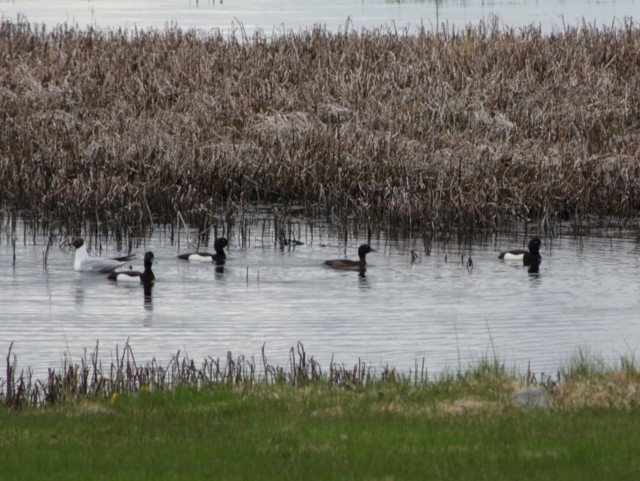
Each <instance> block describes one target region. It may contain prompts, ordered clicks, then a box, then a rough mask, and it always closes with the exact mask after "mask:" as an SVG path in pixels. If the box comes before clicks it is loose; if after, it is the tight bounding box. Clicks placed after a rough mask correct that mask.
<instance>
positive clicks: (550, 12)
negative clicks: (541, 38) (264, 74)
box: [0, 0, 637, 36]
mask: <svg viewBox="0 0 640 481" xmlns="http://www.w3.org/2000/svg"><path fill="white" fill-rule="evenodd" d="M634 14H635V15H636V17H637V1H636V0H597V1H596V0H492V1H486V0H485V1H483V0H476V1H473V0H472V1H462V0H397V1H393V0H362V1H357V2H353V1H352V2H345V1H343V0H324V1H322V2H318V1H316V0H276V1H274V0H242V1H238V0H223V1H214V0H201V1H197V0H137V1H124V0H89V1H87V0H72V1H55V0H22V1H14V0H10V1H7V0H0V15H1V16H3V17H5V18H11V19H16V18H17V17H18V15H25V16H26V18H27V20H28V21H30V22H35V23H38V24H45V25H47V26H48V27H53V26H54V25H57V24H64V23H66V24H68V25H78V26H79V27H81V28H84V27H86V26H89V25H90V26H93V27H98V28H119V27H123V28H127V29H134V28H145V29H146V28H164V27H166V26H167V25H172V26H173V25H177V26H179V27H180V28H185V29H189V28H194V29H199V30H202V31H205V32H206V31H212V30H216V31H220V32H222V33H223V34H225V35H226V34H230V33H235V34H240V33H241V31H242V30H244V32H245V33H246V34H247V35H248V36H252V35H253V34H254V32H256V31H261V32H263V33H264V34H265V35H268V36H269V35H272V34H274V33H275V34H278V33H282V32H287V31H290V30H292V31H299V30H300V29H308V28H310V27H311V26H313V25H323V26H325V27H326V28H327V29H328V30H330V31H344V30H345V29H351V28H353V29H355V30H357V31H359V30H361V29H362V28H367V29H375V28H391V29H398V30H399V31H402V30H405V29H406V30H407V31H408V32H409V33H415V32H416V31H417V29H418V28H420V27H424V28H426V29H427V30H435V29H436V28H442V25H446V26H447V27H449V28H450V27H455V28H456V29H461V28H464V27H465V26H466V25H469V24H471V25H477V24H478V23H479V22H480V21H483V20H487V19H489V18H492V17H497V18H498V19H499V21H500V22H501V24H502V25H504V26H508V27H513V28H520V27H524V26H528V25H531V24H534V25H537V26H540V28H541V29H542V31H543V32H545V33H550V32H553V31H562V30H563V29H564V28H565V26H571V27H578V26H581V25H582V24H583V22H584V23H587V24H590V25H595V26H597V27H599V28H600V27H602V26H607V27H610V26H612V25H618V26H619V25H621V24H623V23H624V22H625V18H628V17H633V16H634Z"/></svg>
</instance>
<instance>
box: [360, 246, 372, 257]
mask: <svg viewBox="0 0 640 481" xmlns="http://www.w3.org/2000/svg"><path fill="white" fill-rule="evenodd" d="M369 252H375V250H373V249H372V248H371V246H370V245H369V244H362V245H361V246H360V247H358V257H359V258H360V259H364V258H365V256H366V255H367V254H368V253H369Z"/></svg>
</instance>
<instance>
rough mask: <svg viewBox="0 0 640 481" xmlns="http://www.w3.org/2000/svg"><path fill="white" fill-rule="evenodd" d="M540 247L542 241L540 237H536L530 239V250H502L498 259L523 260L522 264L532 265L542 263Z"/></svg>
mask: <svg viewBox="0 0 640 481" xmlns="http://www.w3.org/2000/svg"><path fill="white" fill-rule="evenodd" d="M540 247H542V242H541V241H540V239H539V238H538V237H534V238H533V239H531V240H530V241H529V250H528V251H527V250H524V249H513V250H510V251H506V252H501V253H500V255H499V256H498V259H504V260H505V261H509V260H522V264H523V265H525V266H531V265H535V264H540V262H541V261H542V256H541V255H540Z"/></svg>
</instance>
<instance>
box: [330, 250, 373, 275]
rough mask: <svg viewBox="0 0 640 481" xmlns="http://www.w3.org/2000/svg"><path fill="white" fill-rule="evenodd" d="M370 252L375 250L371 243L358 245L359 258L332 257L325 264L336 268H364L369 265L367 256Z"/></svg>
mask: <svg viewBox="0 0 640 481" xmlns="http://www.w3.org/2000/svg"><path fill="white" fill-rule="evenodd" d="M369 252H375V250H373V249H372V248H371V246H370V245H369V244H362V245H361V246H360V247H358V257H359V260H357V261H354V260H351V259H332V260H328V261H325V262H324V263H325V265H327V266H329V267H333V268H334V269H362V268H364V267H365V266H366V265H367V261H366V256H367V254H368V253H369Z"/></svg>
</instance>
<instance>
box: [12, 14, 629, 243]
mask: <svg viewBox="0 0 640 481" xmlns="http://www.w3.org/2000/svg"><path fill="white" fill-rule="evenodd" d="M0 52H1V53H0V105H1V106H2V108H1V109H0V122H1V123H2V129H1V131H0V165H1V168H0V203H2V204H4V205H5V206H7V207H9V208H11V209H20V210H22V211H23V212H29V213H31V214H33V215H35V216H38V217H39V218H47V219H50V220H64V221H68V222H79V221H82V220H86V219H87V218H88V219H92V220H95V221H97V222H105V221H108V222H110V223H111V225H116V226H122V225H144V224H147V223H149V222H151V221H161V220H165V221H166V220H167V219H175V218H176V214H177V213H178V212H180V213H181V214H182V215H183V216H184V218H185V219H186V221H187V222H188V223H194V224H195V225H204V224H205V223H206V220H207V219H208V218H209V217H210V216H211V215H212V213H217V214H219V215H222V216H227V218H231V217H233V216H234V215H235V214H237V213H238V212H241V211H242V210H243V209H244V208H245V207H246V206H247V205H255V204H256V203H270V202H278V203H282V204H284V205H288V206H299V207H302V208H304V209H305V210H306V211H307V212H308V213H310V214H312V215H321V216H327V217H329V218H330V219H335V220H337V221H342V220H346V219H349V220H350V221H355V222H356V223H367V224H369V225H376V224H386V225H394V226H397V227H398V228H400V229H403V230H406V231H409V230H413V231H418V232H421V233H424V234H426V235H430V234H432V233H434V232H452V231H463V232H474V231H476V230H478V229H489V230H491V229H508V228H510V227H512V226H513V225H515V224H517V223H519V222H521V221H523V220H525V221H527V222H533V223H536V224H539V225H540V226H541V227H542V228H543V229H545V230H546V231H547V232H550V233H553V230H554V229H555V227H556V226H557V224H558V223H559V222H561V221H570V222H574V223H576V224H578V223H581V222H585V221H589V220H593V219H600V220H601V219H611V218H615V219H618V220H620V219H622V222H627V221H633V222H635V220H636V216H637V213H638V208H640V182H639V178H640V167H639V164H638V162H637V159H638V157H639V154H640V153H639V152H638V149H639V144H638V142H637V139H638V138H639V137H640V115H639V114H640V91H639V90H638V88H637V86H638V85H640V62H639V61H638V59H639V58H640V29H638V27H637V24H634V23H633V22H631V21H630V20H629V21H628V22H627V23H626V24H625V26H624V27H622V28H616V29H596V28H593V27H589V26H585V27H583V28H567V29H566V30H565V31H564V32H562V33H561V34H551V35H543V34H542V33H541V32H540V30H539V29H536V28H535V27H529V28H523V29H517V30H504V29H502V28H501V27H499V26H498V22H497V21H496V22H488V23H484V24H481V25H479V26H478V27H473V28H471V27H470V28H467V29H464V30H457V31H455V30H453V29H452V30H448V31H447V30H444V31H440V32H438V33H431V32H428V31H422V32H420V33H418V34H415V35H413V34H412V35H408V34H405V33H403V32H396V31H385V30H376V31H363V32H354V31H347V32H344V33H330V32H327V31H326V30H325V29H323V28H322V27H315V28H312V29H310V30H308V31H303V32H299V33H285V34H282V35H281V36H277V37H275V38H269V39H267V38H265V37H263V36H261V35H259V34H256V35H255V36H253V37H247V36H244V38H242V39H240V40H238V39H237V38H226V37H223V36H222V35H221V34H215V33H211V34H207V35H205V34H203V33H201V32H197V31H186V32H185V31H181V30H179V29H173V30H171V29H169V30H167V31H142V30H140V31H137V30H136V31H123V30H113V31H106V32H105V31H97V30H77V29H74V28H70V27H66V26H61V27H56V28H53V29H50V30H47V29H45V28H44V27H42V28H38V27H34V26H30V25H29V24H27V23H26V22H25V23H21V22H17V23H16V22H10V21H6V20H5V21H3V22H2V24H1V25H0Z"/></svg>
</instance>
